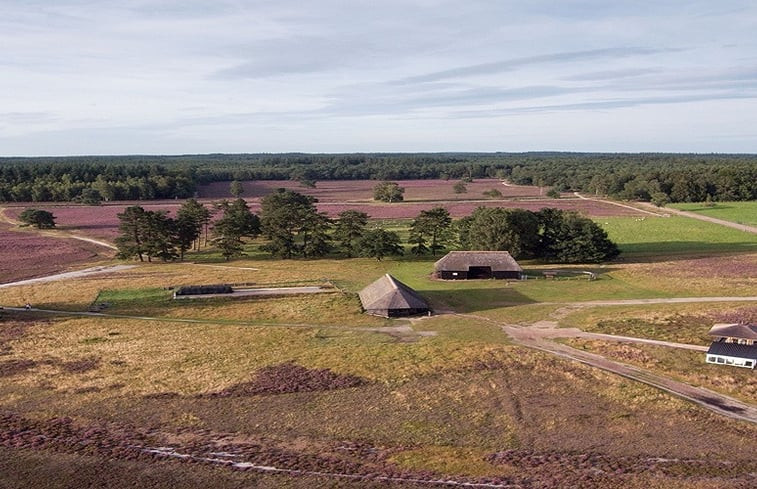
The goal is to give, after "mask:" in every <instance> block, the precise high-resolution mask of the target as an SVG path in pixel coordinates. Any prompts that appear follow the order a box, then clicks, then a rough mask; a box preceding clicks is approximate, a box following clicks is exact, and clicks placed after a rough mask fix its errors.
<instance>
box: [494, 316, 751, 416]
mask: <svg viewBox="0 0 757 489" xmlns="http://www.w3.org/2000/svg"><path fill="white" fill-rule="evenodd" d="M519 329H520V328H513V327H511V326H504V327H503V330H504V331H505V332H507V333H508V334H509V335H510V336H511V337H512V338H513V339H514V340H515V341H516V342H517V343H519V344H521V345H523V346H527V347H529V348H535V349H537V350H541V351H545V352H548V353H551V354H553V355H557V356H559V357H562V358H567V359H570V360H575V361H577V362H581V363H584V364H586V365H590V366H592V367H596V368H601V369H602V370H606V371H608V372H612V373H614V374H617V375H620V376H622V377H625V378H628V379H631V380H635V381H638V382H643V383H645V384H647V385H651V386H653V387H656V388H658V389H661V390H663V391H665V392H668V393H670V394H673V395H675V396H678V397H682V398H684V399H687V400H689V401H691V402H694V403H696V404H698V405H700V406H702V407H705V408H707V409H709V410H711V411H714V412H716V413H718V414H721V415H723V416H727V417H730V418H734V419H739V420H742V421H748V422H751V423H757V407H755V406H752V405H750V404H746V403H744V402H741V401H739V400H736V399H734V398H732V397H729V396H726V395H724V394H720V393H717V392H713V391H711V390H709V389H705V388H703V387H695V386H693V385H690V384H685V383H683V382H679V381H677V380H673V379H670V378H667V377H663V376H660V375H656V374H653V373H651V372H648V371H646V370H643V369H640V368H637V367H632V366H630V365H627V364H624V363H619V362H615V361H613V360H608V359H607V358H605V357H602V356H600V355H596V354H594V353H589V352H586V351H582V350H578V349H576V348H572V347H570V346H568V345H564V344H561V343H555V342H554V341H549V340H546V339H544V338H537V339H532V338H529V337H528V336H527V335H526V336H524V335H522V334H521V331H518V330H519Z"/></svg>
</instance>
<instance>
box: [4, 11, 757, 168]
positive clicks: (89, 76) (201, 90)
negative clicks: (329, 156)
mask: <svg viewBox="0 0 757 489" xmlns="http://www.w3.org/2000/svg"><path fill="white" fill-rule="evenodd" d="M529 150H566V151H631V152H642V151H674V152H757V2H755V1H754V0H743V1H742V0H735V1H731V0H718V1H717V2H716V1H713V0H703V1H674V0H649V1H648V0H635V1H608V0H584V1H578V0H553V1H546V0H544V1H542V0H523V1H505V0H465V1H460V0H454V1H446V0H373V1H364V0H341V1H338V0H310V1H304V0H303V1H298V0H276V1H253V0H182V1H142V0H134V1H130V0H120V1H114V2H110V1H103V0H91V1H85V0H79V1H76V0H50V1H48V0H18V1H7V0H0V155H4V156H10V155H30V156H31V155H76V154H129V153H142V154H177V153H210V152H229V153H239V152H250V153H257V152H288V151H305V152H352V151H366V152H368V151H529Z"/></svg>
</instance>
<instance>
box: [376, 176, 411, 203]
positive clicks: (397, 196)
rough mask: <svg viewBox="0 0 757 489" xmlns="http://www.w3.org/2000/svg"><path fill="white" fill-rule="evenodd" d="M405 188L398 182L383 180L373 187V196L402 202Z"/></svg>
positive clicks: (384, 200)
mask: <svg viewBox="0 0 757 489" xmlns="http://www.w3.org/2000/svg"><path fill="white" fill-rule="evenodd" d="M404 194H405V189H404V188H403V187H400V186H399V185H398V184H397V183H396V182H386V181H385V182H381V183H379V184H378V185H376V186H375V187H373V198H374V199H375V200H380V201H382V202H389V203H392V202H400V201H402V199H403V198H404Z"/></svg>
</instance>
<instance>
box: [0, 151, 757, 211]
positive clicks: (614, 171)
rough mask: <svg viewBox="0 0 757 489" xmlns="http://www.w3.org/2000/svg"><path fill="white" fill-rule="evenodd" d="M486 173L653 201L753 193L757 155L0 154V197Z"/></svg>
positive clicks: (82, 196)
mask: <svg viewBox="0 0 757 489" xmlns="http://www.w3.org/2000/svg"><path fill="white" fill-rule="evenodd" d="M485 177H491V178H503V179H508V180H510V181H512V182H513V183H516V184H522V185H538V186H549V187H553V188H554V189H556V190H558V191H580V192H588V193H593V194H597V195H606V196H610V197H615V198H620V199H629V200H646V201H654V202H656V203H659V204H665V203H667V202H694V201H696V202H700V201H705V200H707V198H708V196H709V198H710V199H711V200H716V201H726V200H755V199H757V186H755V185H754V182H755V181H757V155H718V154H710V155H697V154H662V153H661V154H658V153H649V154H603V153H407V154H404V153H396V154H384V153H371V154H334V155H328V154H318V155H312V154H299V153H292V154H238V155H225V154H211V155H180V156H88V157H60V158H54V157H44V158H0V201H16V202H27V201H28V202H31V201H34V202H43V201H77V200H79V201H81V200H86V201H88V202H92V201H96V200H98V199H99V200H105V201H108V200H150V199H164V198H186V197H191V196H193V195H194V194H195V192H196V190H197V188H198V186H200V185H203V184H207V183H210V182H218V181H232V180H237V181H244V180H282V179H283V180H287V179H292V180H297V181H301V182H308V183H311V184H312V183H314V182H316V181H319V180H357V179H372V180H379V181H381V180H399V179H431V178H443V179H453V180H462V181H465V180H470V179H473V178H485ZM87 189H91V190H89V191H87ZM461 192H462V187H461Z"/></svg>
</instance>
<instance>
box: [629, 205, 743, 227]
mask: <svg viewBox="0 0 757 489" xmlns="http://www.w3.org/2000/svg"><path fill="white" fill-rule="evenodd" d="M639 205H640V206H642V207H646V208H650V207H652V208H655V209H657V207H655V206H654V205H652V204H649V203H647V202H639ZM665 212H666V213H670V214H676V215H678V216H684V217H690V218H692V219H699V220H700V221H706V222H711V223H713V224H720V225H721V226H726V227H729V228H733V229H738V230H739V231H744V232H747V233H753V234H757V227H755V226H749V225H747V224H740V223H738V222H733V221H726V220H723V219H718V218H716V217H710V216H704V215H702V214H697V213H696V212H688V211H681V210H678V209H673V208H672V207H666V208H665Z"/></svg>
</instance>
